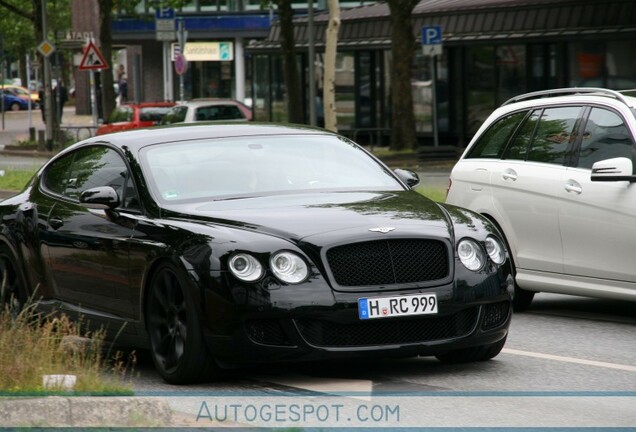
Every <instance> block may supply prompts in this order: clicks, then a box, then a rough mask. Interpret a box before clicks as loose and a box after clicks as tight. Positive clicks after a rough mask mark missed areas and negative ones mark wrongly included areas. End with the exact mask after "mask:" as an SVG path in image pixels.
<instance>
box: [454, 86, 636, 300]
mask: <svg viewBox="0 0 636 432" xmlns="http://www.w3.org/2000/svg"><path fill="white" fill-rule="evenodd" d="M634 137H636V98H634V97H630V96H627V95H625V94H622V93H619V92H616V91H612V90H607V89H599V88H569V89H555V90H547V91H542V92H534V93H528V94H525V95H521V96H518V97H515V98H513V99H511V100H509V101H508V102H506V103H504V104H503V105H502V106H501V107H500V108H498V109H497V110H495V111H494V112H493V113H492V114H491V115H490V117H489V118H488V119H487V120H486V121H485V122H484V124H483V125H482V126H481V128H480V129H479V131H478V132H477V134H476V135H475V137H474V138H473V140H472V141H471V142H470V144H469V145H468V147H467V149H466V151H465V152H464V154H463V155H462V157H461V158H460V160H459V161H458V162H457V164H456V165H455V167H454V168H453V170H452V173H451V179H450V180H451V182H450V186H449V191H448V197H447V202H448V203H451V204H455V205H459V206H462V207H467V208H469V209H471V210H474V211H476V212H478V213H481V214H482V215H485V216H486V217H488V218H489V219H491V220H492V221H493V222H494V223H495V224H496V225H497V226H498V227H499V229H500V230H501V232H502V234H503V235H504V236H505V238H506V240H507V242H508V247H509V249H510V252H511V255H512V257H513V259H514V265H515V270H516V283H517V286H516V288H515V299H514V305H515V308H516V309H517V310H523V309H525V308H527V307H529V305H530V303H531V302H532V298H533V296H534V294H535V292H540V291H544V292H554V293H563V294H573V295H580V296H590V297H603V298H612V299H622V300H632V301H636V258H635V256H636V255H635V253H634V251H635V250H636V176H634V162H635V155H636V149H635V145H636V144H635V143H636V141H635V139H634Z"/></svg>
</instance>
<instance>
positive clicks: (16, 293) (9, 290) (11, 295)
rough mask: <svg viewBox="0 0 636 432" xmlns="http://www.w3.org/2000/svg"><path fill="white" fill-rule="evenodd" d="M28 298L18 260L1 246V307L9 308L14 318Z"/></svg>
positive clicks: (5, 247) (6, 248) (7, 249)
mask: <svg viewBox="0 0 636 432" xmlns="http://www.w3.org/2000/svg"><path fill="white" fill-rule="evenodd" d="M26 300H27V296H26V290H25V285H24V282H23V281H22V277H21V275H20V273H19V272H18V266H17V260H16V259H15V257H14V256H13V252H11V250H10V249H9V248H8V247H7V246H4V245H2V246H0V307H2V309H3V310H4V309H5V308H9V310H10V311H11V314H12V315H13V316H17V314H18V313H19V312H20V311H21V310H22V309H23V308H24V305H25V304H26Z"/></svg>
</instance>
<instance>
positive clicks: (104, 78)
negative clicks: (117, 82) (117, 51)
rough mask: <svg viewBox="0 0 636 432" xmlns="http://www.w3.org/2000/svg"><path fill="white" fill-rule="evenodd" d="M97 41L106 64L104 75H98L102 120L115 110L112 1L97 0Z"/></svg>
mask: <svg viewBox="0 0 636 432" xmlns="http://www.w3.org/2000/svg"><path fill="white" fill-rule="evenodd" d="M97 3H98V4H99V41H100V42H101V50H102V55H103V56H104V59H106V61H107V62H108V67H109V69H107V70H106V71H105V73H102V74H101V75H100V79H101V83H102V112H103V113H104V118H107V116H109V115H110V113H111V112H112V111H113V109H115V105H116V102H115V97H116V95H115V90H114V82H113V74H112V71H113V69H114V68H113V60H112V58H113V35H112V31H111V21H112V20H111V15H112V13H113V6H114V4H113V0H99V1H98V2H97Z"/></svg>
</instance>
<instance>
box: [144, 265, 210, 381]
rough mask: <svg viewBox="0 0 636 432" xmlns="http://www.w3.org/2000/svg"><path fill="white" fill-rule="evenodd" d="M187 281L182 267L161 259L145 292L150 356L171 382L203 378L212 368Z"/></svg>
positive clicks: (201, 379) (206, 376)
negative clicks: (147, 293) (162, 261)
mask: <svg viewBox="0 0 636 432" xmlns="http://www.w3.org/2000/svg"><path fill="white" fill-rule="evenodd" d="M187 284H188V281H187V276H186V275H185V274H184V272H183V271H182V270H180V269H178V268H177V267H175V266H174V265H172V264H168V263H165V264H163V265H162V266H161V267H160V268H158V269H157V271H156V273H155V274H154V276H153V278H152V281H151V286H150V291H149V295H148V303H147V314H146V325H147V329H148V334H149V335H150V345H151V353H152V360H153V362H154V364H155V367H156V368H157V371H158V372H159V374H160V375H161V376H162V377H163V379H164V380H166V381H167V382H169V383H171V384H187V383H191V382H196V381H203V380H205V379H208V378H210V377H211V373H212V372H213V371H215V370H216V368H215V366H216V365H215V364H214V361H213V359H212V358H211V356H210V354H209V352H208V349H207V347H206V346H205V343H204V341H203V335H202V330H201V323H200V322H199V317H198V314H197V311H196V309H195V307H194V302H193V300H192V299H191V298H190V295H189V293H188V291H187V289H188V285H187Z"/></svg>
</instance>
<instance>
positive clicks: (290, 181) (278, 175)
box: [142, 135, 403, 202]
mask: <svg viewBox="0 0 636 432" xmlns="http://www.w3.org/2000/svg"><path fill="white" fill-rule="evenodd" d="M142 159H143V162H142V164H143V165H144V172H145V176H146V178H147V180H148V183H149V185H150V187H151V189H152V190H153V194H154V195H155V197H156V198H158V199H159V200H160V201H163V202H176V201H182V200H201V199H213V200H215V199H227V198H231V197H237V196H262V195H267V194H273V193H289V192H298V191H325V190H329V191H344V190H403V186H402V185H401V184H400V183H399V182H398V181H397V180H396V179H395V178H394V177H393V175H392V174H391V173H390V172H389V171H388V170H386V169H385V168H384V167H383V166H382V165H380V164H379V163H378V162H376V161H375V160H374V159H373V158H372V157H370V156H369V155H368V154H367V153H366V152H364V151H363V150H362V149H360V148H359V147H357V146H355V145H354V144H352V143H350V142H348V141H346V140H345V139H343V138H340V137H336V136H325V135H277V136H252V137H237V138H218V139H208V140H203V141H195V142H187V143H184V142H178V143H169V144H160V145H153V146H149V147H146V148H145V149H144V150H143V151H142Z"/></svg>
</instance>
